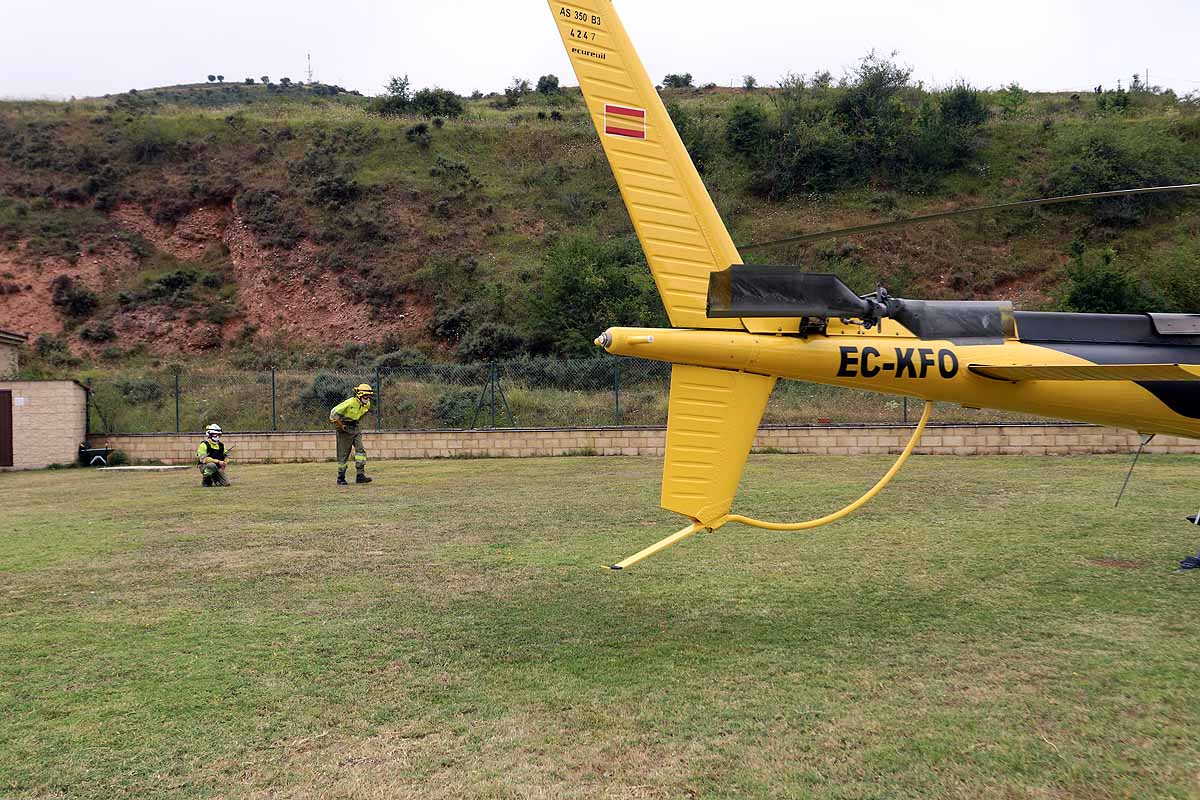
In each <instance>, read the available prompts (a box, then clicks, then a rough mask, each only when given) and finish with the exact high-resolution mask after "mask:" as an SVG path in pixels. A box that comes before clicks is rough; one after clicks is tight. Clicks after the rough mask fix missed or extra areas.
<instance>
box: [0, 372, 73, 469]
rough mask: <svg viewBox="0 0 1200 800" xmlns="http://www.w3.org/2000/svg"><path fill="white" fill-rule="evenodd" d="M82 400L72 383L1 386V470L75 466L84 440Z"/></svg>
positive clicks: (13, 382)
mask: <svg viewBox="0 0 1200 800" xmlns="http://www.w3.org/2000/svg"><path fill="white" fill-rule="evenodd" d="M87 398H88V391H87V389H86V388H85V387H84V386H83V385H82V384H80V383H78V382H76V381H0V470H10V469H43V468H45V467H48V466H50V465H51V464H71V463H74V462H75V461H76V460H77V459H78V458H79V445H80V444H81V443H82V442H84V441H85V440H86V439H87Z"/></svg>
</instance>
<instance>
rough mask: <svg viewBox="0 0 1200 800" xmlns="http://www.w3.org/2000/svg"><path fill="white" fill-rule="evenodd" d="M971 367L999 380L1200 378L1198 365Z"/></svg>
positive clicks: (980, 373) (1195, 379)
mask: <svg viewBox="0 0 1200 800" xmlns="http://www.w3.org/2000/svg"><path fill="white" fill-rule="evenodd" d="M970 370H971V372H973V373H975V374H976V375H982V376H983V377H985V378H994V379H996V380H1000V381H1200V365H1195V364H1078V365H1067V364H1062V365H1058V364H1024V365H1021V366H1007V367H1000V366H990V365H988V364H971V365H970Z"/></svg>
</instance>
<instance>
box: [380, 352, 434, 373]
mask: <svg viewBox="0 0 1200 800" xmlns="http://www.w3.org/2000/svg"><path fill="white" fill-rule="evenodd" d="M428 363H429V356H427V355H425V354H424V353H422V352H421V351H420V350H417V349H416V348H415V347H402V348H399V349H396V350H392V351H390V352H387V353H384V354H383V355H381V356H380V357H379V358H377V359H375V367H376V368H377V369H399V368H402V367H411V366H420V365H424V364H428Z"/></svg>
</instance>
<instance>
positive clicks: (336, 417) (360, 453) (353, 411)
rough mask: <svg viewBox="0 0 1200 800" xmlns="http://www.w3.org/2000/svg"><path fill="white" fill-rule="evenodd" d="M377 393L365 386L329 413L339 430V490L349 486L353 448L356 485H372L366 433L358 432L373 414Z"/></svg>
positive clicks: (356, 390) (357, 389)
mask: <svg viewBox="0 0 1200 800" xmlns="http://www.w3.org/2000/svg"><path fill="white" fill-rule="evenodd" d="M374 397H375V390H374V389H372V388H371V387H370V385H368V384H365V383H364V384H361V385H360V386H358V387H357V388H355V390H354V397H351V398H350V399H348V400H346V401H345V402H343V403H339V404H338V405H336V406H334V407H333V410H331V411H330V412H329V421H330V422H332V423H333V424H334V426H335V427H336V428H337V460H338V478H337V482H338V486H346V485H347V483H346V462H347V461H348V460H349V458H350V448H351V447H353V448H354V470H355V472H356V473H357V475H356V476H355V478H354V482H355V483H370V482H371V479H370V478H368V477H367V451H366V450H365V449H363V440H362V432H361V431H359V430H358V421H359V420H360V419H362V418H363V417H364V416H366V414H367V413H368V412H370V410H371V400H372V399H374Z"/></svg>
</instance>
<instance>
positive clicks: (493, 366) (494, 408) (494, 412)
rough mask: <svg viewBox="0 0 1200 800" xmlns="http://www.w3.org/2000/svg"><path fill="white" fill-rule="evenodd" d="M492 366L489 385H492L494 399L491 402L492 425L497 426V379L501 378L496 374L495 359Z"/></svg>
mask: <svg viewBox="0 0 1200 800" xmlns="http://www.w3.org/2000/svg"><path fill="white" fill-rule="evenodd" d="M491 367H492V371H491V377H490V379H489V383H488V385H489V386H490V387H491V392H490V394H491V395H492V400H491V403H492V425H491V427H492V428H495V427H496V381H497V380H499V378H498V377H497V376H496V362H495V361H493V362H492V364H491Z"/></svg>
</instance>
